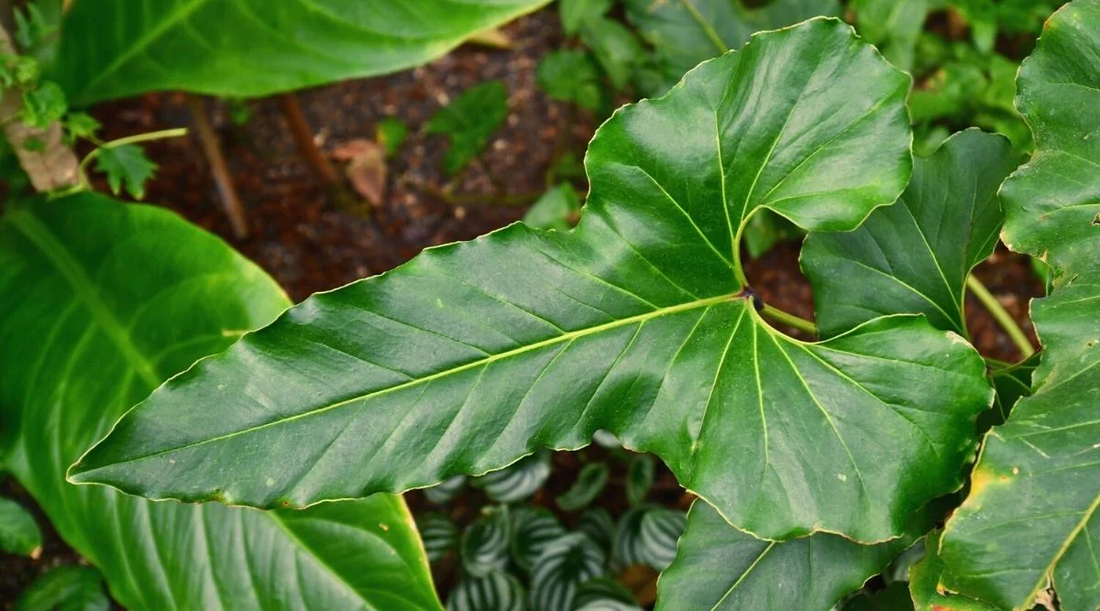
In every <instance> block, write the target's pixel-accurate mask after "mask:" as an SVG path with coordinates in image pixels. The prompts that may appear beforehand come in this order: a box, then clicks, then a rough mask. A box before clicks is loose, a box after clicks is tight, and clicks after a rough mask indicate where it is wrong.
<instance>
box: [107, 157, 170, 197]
mask: <svg viewBox="0 0 1100 611" xmlns="http://www.w3.org/2000/svg"><path fill="white" fill-rule="evenodd" d="M96 169H98V170H99V171H100V172H103V173H104V174H106V175H107V185H108V186H109V187H110V188H111V193H114V194H115V195H118V194H119V193H121V192H122V190H123V188H125V189H126V192H127V193H129V194H130V195H133V196H134V198H135V199H142V198H143V197H145V182H146V181H147V180H149V179H150V178H152V177H153V175H154V174H156V172H157V164H155V163H153V162H152V161H149V158H148V157H146V156H145V151H144V150H142V148H141V147H140V146H138V145H136V144H118V145H114V146H101V147H99V148H98V149H96Z"/></svg>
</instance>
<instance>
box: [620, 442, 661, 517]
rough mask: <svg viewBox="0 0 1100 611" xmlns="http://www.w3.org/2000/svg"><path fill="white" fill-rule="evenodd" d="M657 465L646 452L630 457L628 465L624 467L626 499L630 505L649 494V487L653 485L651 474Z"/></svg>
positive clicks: (640, 500)
mask: <svg viewBox="0 0 1100 611" xmlns="http://www.w3.org/2000/svg"><path fill="white" fill-rule="evenodd" d="M656 469H657V465H656V464H654V462H653V457H652V456H650V455H648V454H635V455H634V456H633V457H632V458H631V459H630V465H629V466H628V467H627V469H626V500H627V502H629V503H630V504H631V505H637V504H638V503H641V502H642V501H644V500H645V497H646V496H648V495H649V489H650V488H652V487H653V476H654V474H655V472H656Z"/></svg>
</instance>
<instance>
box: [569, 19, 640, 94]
mask: <svg viewBox="0 0 1100 611" xmlns="http://www.w3.org/2000/svg"><path fill="white" fill-rule="evenodd" d="M581 40H583V41H584V44H586V45H588V48H589V49H592V55H594V56H595V57H596V61H597V62H599V64H600V67H602V68H603V70H604V72H605V73H606V74H607V77H608V79H610V80H611V84H612V85H613V86H614V87H615V89H622V88H623V87H625V86H626V85H627V83H629V82H630V79H631V77H632V76H633V75H634V71H635V70H636V69H637V68H638V63H639V62H640V61H641V60H642V57H643V54H644V52H643V50H642V45H641V43H640V42H638V39H637V38H635V37H634V34H633V33H631V32H630V30H628V29H627V28H626V26H624V25H623V24H621V23H619V22H618V21H614V20H612V19H606V18H603V17H597V18H595V19H590V20H588V21H586V22H584V23H582V24H581Z"/></svg>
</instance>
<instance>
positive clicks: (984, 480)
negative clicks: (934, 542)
mask: <svg viewBox="0 0 1100 611" xmlns="http://www.w3.org/2000/svg"><path fill="white" fill-rule="evenodd" d="M1017 87H1018V90H1019V95H1018V97H1017V104H1018V106H1019V109H1020V112H1021V113H1022V114H1023V115H1024V117H1025V118H1026V119H1027V122H1028V124H1029V125H1031V128H1032V130H1033V132H1034V135H1035V142H1036V152H1035V155H1034V157H1032V159H1031V161H1030V162H1029V163H1028V164H1027V165H1025V166H1023V167H1022V168H1020V169H1019V170H1018V171H1017V172H1016V173H1015V174H1013V175H1012V177H1010V178H1009V179H1008V180H1007V181H1005V184H1004V186H1003V187H1002V188H1001V199H1002V201H1003V202H1004V205H1005V212H1006V220H1005V231H1004V239H1005V242H1006V243H1007V244H1009V246H1010V247H1011V248H1013V249H1014V250H1018V251H1020V252H1026V253H1030V254H1033V255H1036V256H1042V257H1043V258H1044V259H1045V260H1046V262H1047V263H1049V264H1050V266H1051V268H1052V269H1053V271H1054V274H1055V276H1054V290H1053V292H1052V294H1051V296H1050V297H1047V298H1044V299H1039V300H1035V301H1033V302H1032V307H1031V312H1032V318H1033V320H1034V321H1035V326H1036V328H1037V329H1038V332H1039V336H1040V338H1041V339H1042V344H1043V356H1042V360H1041V362H1040V364H1039V367H1038V368H1037V369H1036V370H1035V371H1034V374H1033V376H1032V381H1033V394H1032V395H1031V396H1030V397H1025V398H1022V399H1020V401H1019V402H1018V403H1017V404H1016V406H1015V408H1013V410H1012V413H1011V414H1010V416H1009V418H1008V420H1007V422H1005V424H1003V425H1001V426H998V427H995V428H993V429H992V430H991V431H990V432H989V434H988V435H987V436H986V438H985V442H984V446H983V448H982V453H981V456H980V458H979V461H978V464H977V465H976V466H975V467H974V473H973V476H972V480H973V481H972V483H971V491H970V495H969V496H968V497H967V499H966V501H965V502H964V503H963V505H962V506H961V507H960V508H959V509H958V511H956V512H955V514H954V516H953V517H952V519H951V520H950V521H949V522H948V523H947V525H946V527H945V530H944V535H943V541H942V543H941V550H940V551H941V554H940V555H941V556H942V558H943V560H944V562H945V564H946V565H947V573H946V574H945V575H944V576H943V578H942V583H943V585H944V586H946V587H947V588H948V589H951V590H955V591H959V592H961V593H963V594H966V595H968V596H970V597H973V598H979V599H982V600H985V601H989V602H992V603H994V604H996V605H997V606H1001V607H1011V608H1028V607H1029V606H1030V604H1031V602H1032V601H1033V600H1034V598H1035V596H1036V594H1037V593H1038V592H1039V591H1040V590H1042V589H1044V588H1046V587H1047V586H1048V583H1053V586H1054V588H1055V589H1056V590H1057V593H1058V600H1059V601H1060V602H1061V605H1062V609H1065V610H1066V611H1076V610H1085V609H1096V608H1097V607H1098V606H1100V578H1098V575H1097V564H1096V558H1097V552H1096V550H1098V549H1100V512H1097V507H1098V506H1100V460H1097V457H1098V455H1100V444H1098V443H1097V442H1098V441H1100V419H1097V413H1098V409H1100V381H1098V378H1097V376H1096V371H1097V368H1098V367H1100V316H1097V312H1098V311H1100V310H1098V308H1097V304H1098V303H1100V258H1098V257H1097V253H1098V252H1100V171H1098V168H1100V137H1098V136H1100V113H1097V110H1096V109H1097V108H1100V0H1077V1H1075V2H1071V3H1070V4H1068V5H1066V7H1064V8H1063V9H1061V10H1060V11H1059V12H1058V13H1056V14H1055V15H1054V16H1053V17H1051V18H1050V20H1049V21H1048V22H1047V24H1046V27H1045V29H1044V33H1043V36H1042V38H1040V39H1039V43H1038V46H1037V47H1036V50H1035V53H1034V54H1033V55H1032V56H1031V57H1030V58H1029V59H1027V60H1026V61H1025V62H1024V65H1023V67H1022V68H1021V70H1020V76H1019V79H1018V82H1017Z"/></svg>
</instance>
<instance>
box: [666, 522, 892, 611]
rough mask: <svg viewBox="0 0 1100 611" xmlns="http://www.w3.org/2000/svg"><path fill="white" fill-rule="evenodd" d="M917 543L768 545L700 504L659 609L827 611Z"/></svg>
mask: <svg viewBox="0 0 1100 611" xmlns="http://www.w3.org/2000/svg"><path fill="white" fill-rule="evenodd" d="M910 543H912V539H911V538H905V539H896V540H893V541H888V542H886V543H880V544H878V545H873V546H866V545H859V544H856V543H853V542H852V541H849V540H847V539H845V538H843V537H838V536H836V535H830V534H824V533H821V534H816V535H813V536H811V537H804V538H801V539H794V540H791V541H782V542H776V541H761V540H759V539H757V538H755V537H753V536H751V535H748V534H745V533H743V532H741V531H739V530H737V529H735V528H730V525H729V524H727V523H726V522H725V520H723V519H722V516H720V515H718V513H717V512H716V511H714V509H713V508H711V507H710V506H709V505H707V504H706V503H703V502H700V501H696V502H695V503H694V504H693V505H692V506H691V511H689V512H688V520H687V531H686V532H685V533H684V536H683V537H681V538H680V543H679V549H678V552H677V555H676V560H675V561H674V562H673V563H672V566H670V567H669V568H668V570H666V571H665V572H664V573H662V574H661V580H660V582H659V583H658V589H657V593H658V599H657V609H658V610H665V609H667V610H669V611H674V610H677V609H714V610H719V609H722V610H730V611H734V610H739V609H799V610H805V611H813V610H815V609H817V610H820V611H826V610H828V609H830V608H831V607H832V606H833V604H835V603H836V602H837V600H839V599H840V597H841V596H843V595H845V594H847V593H848V592H851V591H853V590H855V589H857V588H859V587H860V586H861V585H863V582H865V581H867V579H869V578H870V577H871V576H872V575H874V574H876V573H878V572H879V571H881V570H882V569H883V568H885V567H886V565H887V563H889V562H890V559H891V558H893V557H894V556H896V555H897V554H898V553H900V552H901V551H902V550H904V549H905V548H906V547H908V545H909V544H910Z"/></svg>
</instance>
